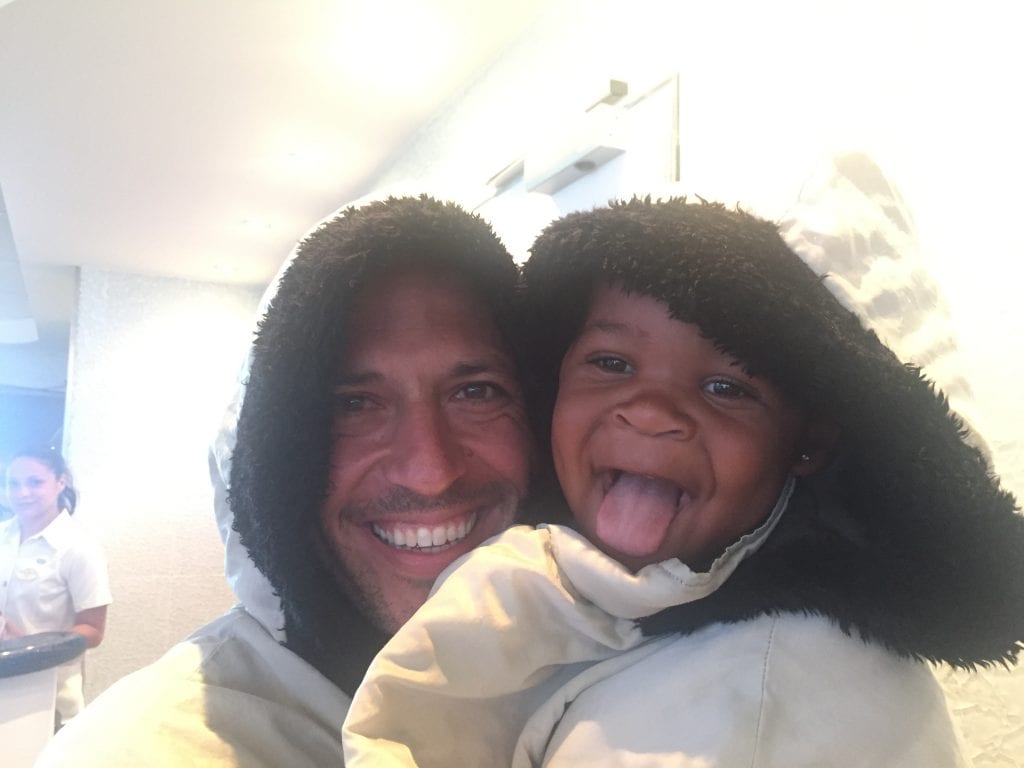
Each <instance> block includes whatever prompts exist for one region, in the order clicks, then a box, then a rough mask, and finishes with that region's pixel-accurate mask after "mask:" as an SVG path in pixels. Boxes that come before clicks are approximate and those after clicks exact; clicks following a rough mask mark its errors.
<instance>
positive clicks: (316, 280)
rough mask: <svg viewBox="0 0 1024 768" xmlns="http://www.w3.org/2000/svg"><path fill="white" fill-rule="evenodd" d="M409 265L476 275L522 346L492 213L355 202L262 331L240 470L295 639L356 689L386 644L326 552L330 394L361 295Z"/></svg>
mask: <svg viewBox="0 0 1024 768" xmlns="http://www.w3.org/2000/svg"><path fill="white" fill-rule="evenodd" d="M409 269H426V270H429V271H430V272H431V273H438V274H446V273H451V274H453V275H458V276H459V277H460V278H461V279H465V280H468V281H469V282H470V284H471V285H472V286H473V287H474V288H475V289H476V290H478V291H479V292H480V295H481V297H482V298H483V299H484V301H485V302H486V304H487V305H488V306H490V307H492V308H493V310H494V313H495V318H496V321H497V323H498V326H499V329H500V330H501V331H502V332H503V333H504V334H505V336H506V338H507V339H509V340H511V338H512V337H511V334H510V331H511V330H512V329H513V326H512V311H513V306H514V300H515V295H514V294H515V285H516V280H517V278H518V271H517V269H516V266H515V264H514V262H513V260H512V257H511V256H510V255H509V254H508V252H507V251H506V250H505V248H504V246H503V245H502V244H501V242H500V241H499V240H498V238H497V237H496V236H495V235H494V233H493V231H492V230H491V228H490V226H489V225H487V224H486V223H485V222H484V221H483V220H482V219H480V218H479V217H478V216H475V215H472V214H469V213H467V212H466V211H464V210H463V209H461V208H460V207H458V206H456V205H453V204H449V203H442V202H439V201H437V200H433V199H431V198H429V197H426V196H423V197H420V198H391V199H388V200H387V201H385V202H376V203H372V204H370V205H367V206H364V207H361V208H358V209H357V208H349V209H348V210H346V211H345V212H344V213H342V214H341V215H340V216H338V217H336V218H335V219H333V220H331V221H330V222H329V223H327V224H325V225H323V226H322V227H321V228H320V229H318V230H317V231H316V232H315V233H314V234H313V235H311V236H310V237H309V238H307V239H306V240H305V241H304V242H303V243H302V244H301V246H300V247H299V251H298V255H297V257H296V258H295V260H294V262H293V263H292V265H291V266H290V267H289V268H288V270H287V272H286V273H285V275H284V277H283V279H282V280H281V284H280V287H279V289H278V292H277V294H276V295H275V297H274V298H273V301H272V302H271V304H270V306H269V308H268V310H267V314H266V317H265V319H264V321H263V322H262V323H261V325H260V328H259V331H258V333H257V337H256V340H255V343H254V346H253V360H252V369H251V373H250V376H249V382H248V386H247V389H246V393H245V399H244V401H243V403H242V408H241V412H240V414H239V420H238V440H237V445H236V447H235V451H234V455H233V457H232V463H231V478H230V497H229V499H230V504H231V509H232V512H233V513H234V516H235V529H236V530H237V531H238V532H239V534H240V536H241V540H242V543H243V544H244V545H245V546H246V548H247V549H248V550H249V553H250V555H251V556H252V559H253V562H255V564H256V566H257V567H258V568H259V569H260V570H261V571H262V572H263V573H264V574H266V576H267V578H268V579H269V580H270V583H271V585H272V586H273V587H274V589H275V591H276V592H277V594H278V595H279V597H280V598H281V604H282V607H283V610H284V615H285V628H286V631H287V636H288V643H289V645H290V646H291V647H293V648H294V649H295V650H297V651H298V652H299V653H300V654H301V655H303V656H304V657H305V658H306V659H307V660H308V661H310V662H311V663H313V664H314V665H315V666H317V667H318V668H319V669H320V670H321V671H322V672H324V673H325V674H327V675H328V676H329V677H331V678H332V679H334V680H335V681H336V682H338V683H339V684H340V685H341V686H342V687H343V688H344V689H345V690H353V689H354V685H355V684H356V683H358V681H359V679H360V678H361V677H362V675H363V672H364V671H365V669H366V664H367V663H368V662H369V660H370V658H372V655H373V653H375V652H376V650H377V649H379V647H380V645H382V644H383V640H384V639H385V638H384V637H383V635H381V634H380V633H379V632H378V631H376V630H374V629H373V628H372V627H371V626H370V625H369V622H367V621H366V620H365V618H364V617H362V616H361V615H360V614H359V613H358V611H357V610H356V609H355V607H354V606H353V605H352V604H351V603H350V602H349V601H348V600H347V599H346V598H345V597H344V595H343V594H342V593H341V591H340V589H339V588H338V586H337V584H336V582H335V579H334V577H333V576H332V575H331V573H330V571H329V570H328V568H327V567H326V566H325V565H324V564H323V562H322V559H321V558H320V557H318V556H317V552H318V550H319V540H320V539H321V534H320V523H319V509H320V506H321V504H322V500H323V499H324V497H325V495H326V493H327V491H328V485H327V484H328V479H329V462H330V451H331V425H332V422H333V403H332V400H331V391H332V389H333V383H334V373H335V370H336V366H337V365H338V364H339V362H340V361H339V355H340V352H341V350H342V349H343V348H344V345H345V343H346V323H347V316H348V312H349V309H350V307H351V305H352V299H353V297H354V296H355V295H356V294H357V293H358V292H359V290H360V288H361V287H362V286H363V285H364V284H365V282H366V281H367V280H368V279H370V278H372V277H373V276H375V275H382V274H393V273H394V272H395V271H399V270H409ZM345 655H347V658H346V657H345Z"/></svg>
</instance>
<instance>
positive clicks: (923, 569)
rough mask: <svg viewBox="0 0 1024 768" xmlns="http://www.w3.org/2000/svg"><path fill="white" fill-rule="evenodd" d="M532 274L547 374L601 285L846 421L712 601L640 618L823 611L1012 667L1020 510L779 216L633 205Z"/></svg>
mask: <svg viewBox="0 0 1024 768" xmlns="http://www.w3.org/2000/svg"><path fill="white" fill-rule="evenodd" d="M531 254H532V255H531V258H530V260H529V262H528V263H527V265H526V267H525V283H526V288H525V290H526V306H527V317H528V318H529V321H530V324H531V333H530V338H531V339H532V345H533V348H534V351H535V355H534V358H533V361H534V366H535V368H534V369H535V370H538V371H541V372H551V375H550V376H549V377H548V385H549V386H548V390H547V392H548V397H547V403H548V404H549V406H550V403H552V402H553V398H554V394H555V390H556V388H557V382H556V381H555V378H556V375H557V374H556V373H555V372H557V370H558V361H560V359H561V357H562V355H563V353H564V351H565V349H566V348H567V347H568V344H569V343H570V341H571V340H572V339H573V338H574V336H575V334H576V333H577V331H578V329H579V328H580V326H581V323H582V321H583V318H584V314H585V312H586V309H587V306H588V304H589V297H590V294H591V291H592V287H593V285H594V284H595V282H597V281H608V282H613V283H618V284H620V285H621V286H623V288H624V289H625V290H626V291H627V292H636V293H639V294H643V295H648V296H652V297H654V298H656V299H658V300H659V301H662V302H664V303H665V304H667V306H668V307H669V311H670V314H671V315H672V316H673V317H675V318H676V319H678V320H680V321H682V322H688V323H694V324H696V325H697V326H699V327H700V329H701V331H702V332H703V334H704V335H705V336H706V337H708V338H709V339H711V340H712V341H713V342H715V343H716V345H718V346H719V348H721V349H723V350H724V351H726V352H728V353H729V354H731V355H733V356H735V357H736V358H737V359H738V360H740V361H741V362H742V363H743V364H744V365H745V366H746V367H747V368H748V369H749V370H750V371H751V372H752V373H754V374H756V375H759V376H764V377H765V378H767V379H768V380H770V381H772V382H773V383H774V384H775V385H776V386H778V387H779V388H780V389H781V390H782V391H783V392H784V393H786V394H787V395H789V396H790V397H791V398H793V399H794V400H795V401H796V402H799V403H802V404H803V405H804V406H805V407H806V408H807V409H808V410H809V412H811V413H816V414H825V415H827V416H830V417H831V418H832V419H834V420H835V421H836V422H837V423H838V426H839V431H840V437H839V442H838V445H837V449H836V455H835V457H834V459H833V461H832V463H831V465H830V466H829V468H828V469H827V470H825V471H823V472H820V473H818V474H817V475H815V476H812V478H811V479H808V480H803V481H800V482H799V483H798V487H797V490H796V492H795V493H794V497H793V500H792V501H791V504H790V508H789V510H787V512H786V514H785V515H784V516H783V519H782V520H781V522H780V523H779V527H778V528H777V529H776V531H775V532H774V533H773V535H772V536H771V537H769V539H768V540H767V541H766V543H765V545H764V546H763V547H762V548H761V549H760V550H759V551H758V552H757V553H756V554H754V555H752V556H751V557H750V558H749V559H748V560H747V561H745V562H744V563H743V564H742V565H741V566H740V567H739V568H737V570H736V572H735V573H734V574H733V576H732V577H731V578H730V579H729V580H728V581H727V582H726V583H725V584H724V585H723V586H722V587H721V589H719V590H718V591H717V592H715V593H714V594H713V595H711V596H709V597H708V598H706V599H703V600H699V601H696V602H694V603H689V604H686V605H682V606H677V607H675V608H672V609H668V610H666V611H664V612H661V613H659V614H656V615H655V616H652V617H649V618H647V619H644V620H643V621H642V622H641V624H642V627H643V629H644V631H645V632H647V633H652V634H653V633H659V632H665V631H683V632H689V631H693V630H695V629H697V628H699V627H701V626H704V625H706V624H708V623H712V622H716V621H739V620H743V619H747V618H751V617H753V616H757V615H760V614H764V613H776V612H783V611H786V612H798V613H799V612H803V613H817V614H822V615H825V616H829V617H831V618H833V619H835V620H836V621H837V622H838V623H839V624H840V625H841V626H842V627H843V628H844V629H845V630H847V631H850V632H856V633H859V634H860V635H861V636H862V637H864V638H867V639H871V640H873V641H875V642H879V643H881V644H883V645H885V646H887V647H889V648H891V649H893V650H895V651H896V652H897V653H900V654H904V655H910V656H915V657H919V658H924V659H930V660H934V661H946V662H948V663H950V664H953V665H956V666H967V667H969V666H973V665H976V664H987V663H992V662H1011V661H1014V660H1015V659H1016V657H1017V654H1018V651H1019V648H1020V643H1021V641H1024V558H1021V556H1020V553H1021V552H1022V551H1024V518H1022V517H1021V516H1020V515H1019V514H1017V513H1016V511H1015V509H1016V503H1015V500H1014V498H1013V496H1012V495H1011V494H1010V493H1008V492H1007V491H1005V490H1004V489H1002V488H1001V487H1000V484H999V482H998V480H997V479H996V478H994V477H993V476H992V474H991V471H990V467H989V465H988V463H987V460H986V458H985V456H984V455H983V453H982V452H981V451H979V450H978V448H977V447H975V446H974V445H972V444H970V443H969V442H968V441H967V440H965V439H964V435H965V429H964V425H963V422H962V421H961V419H960V418H959V416H958V415H957V414H956V413H954V412H953V411H952V410H951V409H950V407H949V404H948V401H947V399H946V397H945V396H944V395H943V394H941V393H940V392H939V391H937V389H936V388H935V387H934V385H933V384H932V382H931V381H930V380H928V379H927V378H926V377H925V376H924V375H923V374H922V373H921V371H920V369H919V368H917V367H914V366H912V365H905V364H904V363H903V362H901V361H900V360H899V359H898V358H897V356H896V355H895V354H894V353H893V352H892V351H891V350H890V349H889V348H887V347H886V346H885V345H884V344H883V343H882V342H881V341H880V340H879V339H878V337H877V336H876V334H875V333H874V332H873V331H871V330H868V329H867V328H865V327H864V325H863V324H862V323H861V321H860V319H859V318H858V317H857V315H856V314H854V313H853V312H851V311H850V309H849V308H848V307H847V306H844V304H843V303H842V302H840V301H839V300H838V299H837V298H836V296H835V295H834V294H833V293H832V292H831V291H830V290H829V288H828V287H826V282H827V278H823V277H821V276H819V275H818V274H816V273H815V271H814V270H813V269H811V267H809V266H808V264H807V263H805V262H804V261H803V260H802V259H801V258H800V257H799V256H798V255H797V254H796V253H795V252H794V251H793V250H792V249H791V247H790V246H789V245H787V243H786V242H785V241H784V240H783V238H782V237H781V236H780V234H779V230H778V227H777V225H776V224H774V223H772V222H768V221H765V220H763V219H760V218H757V217H755V216H752V215H749V214H747V213H745V212H743V211H741V210H738V209H737V210H731V209H727V208H725V207H724V206H721V205H718V204H714V203H704V202H703V201H701V202H689V201H687V200H686V199H685V198H675V199H670V200H663V201H656V202H652V201H651V200H650V199H639V198H634V199H633V200H630V201H626V202H614V203H612V204H611V205H610V206H609V207H606V208H601V209H597V210H594V211H589V212H581V213H575V214H570V215H568V216H566V217H564V218H563V219H561V220H559V221H557V222H555V223H554V224H552V225H551V226H549V227H548V228H547V229H546V230H545V231H544V232H543V233H542V234H541V236H540V237H539V238H538V240H537V241H536V243H535V244H534V247H533V249H532V252H531Z"/></svg>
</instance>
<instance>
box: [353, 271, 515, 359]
mask: <svg viewBox="0 0 1024 768" xmlns="http://www.w3.org/2000/svg"><path fill="white" fill-rule="evenodd" d="M348 326H349V327H348V330H347V333H346V334H345V335H346V337H347V343H346V345H345V348H344V349H343V350H340V353H341V356H340V357H341V359H340V360H339V364H340V366H341V370H342V374H343V376H345V377H363V376H367V375H371V374H372V373H373V372H374V371H375V370H377V369H378V368H380V367H392V366H395V365H401V364H403V363H407V364H408V365H410V366H412V365H418V366H420V367H427V368H430V369H431V370H433V371H435V372H438V373H440V372H446V373H448V374H451V375H471V374H472V373H475V372H485V371H489V370H495V371H499V372H500V371H503V370H505V369H508V368H511V367H513V365H512V360H511V355H510V354H509V352H508V350H507V348H506V346H505V343H504V340H503V338H502V336H501V333H500V332H499V330H498V326H497V323H496V321H495V317H494V312H493V311H492V309H491V307H490V306H488V304H487V302H486V301H485V299H484V298H483V297H482V296H481V295H480V292H479V291H477V290H474V287H473V286H472V285H471V283H470V281H468V280H466V279H464V278H461V277H459V276H458V275H454V274H445V273H442V274H436V275H435V274H427V273H425V272H422V271H416V272H407V273H402V274H398V275H394V276H381V277H379V278H377V279H375V280H373V281H371V282H370V283H368V284H367V285H366V287H365V288H364V289H363V290H362V291H360V292H359V295H358V296H357V297H356V300H355V302H354V305H353V310H352V313H351V315H350V316H349V318H348Z"/></svg>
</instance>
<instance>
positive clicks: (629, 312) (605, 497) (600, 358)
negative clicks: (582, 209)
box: [551, 286, 806, 571]
mask: <svg viewBox="0 0 1024 768" xmlns="http://www.w3.org/2000/svg"><path fill="white" fill-rule="evenodd" d="M805 428H806V419H805V417H804V414H803V413H802V411H801V409H799V408H798V407H796V406H795V405H793V404H791V403H790V402H788V401H787V400H786V399H785V398H784V397H783V396H782V394H781V393H780V392H779V391H778V390H777V389H776V388H775V387H774V386H773V385H772V384H770V383H768V382H767V381H765V380H764V379H761V378H752V377H750V376H748V375H747V374H745V373H744V372H743V369H742V368H741V367H740V365H739V364H738V363H737V361H736V360H735V359H733V358H731V357H729V356H728V355H726V354H724V353H722V352H720V351H718V350H717V349H715V346H714V344H712V343H711V342H710V341H708V340H707V339H705V338H703V337H702V336H701V335H700V331H699V329H698V328H697V326H696V325H693V324H690V323H682V322H679V321H678V320H673V319H672V318H670V317H669V314H668V308H667V307H666V306H665V304H663V303H661V302H659V301H657V300H656V299H652V298H650V297H648V296H640V295H637V294H633V295H626V294H625V293H623V292H622V291H621V290H620V289H618V288H617V287H614V286H603V287H600V288H598V290H597V291H596V292H595V294H594V299H593V302H592V304H591V307H590V313H589V314H588V316H587V320H586V321H585V323H584V326H583V330H582V332H581V334H580V336H579V338H578V339H577V340H576V341H575V342H574V343H573V345H572V346H571V347H570V348H569V351H568V352H567V353H566V355H565V358H564V360H563V361H562V368H561V378H560V384H559V392H558V401H557V403H556V404H555V412H554V421H553V424H552V433H551V441H552V448H553V451H554V460H555V468H556V469H557V471H558V478H559V481H560V482H561V485H562V489H563V491H564V492H565V497H566V500H567V501H568V503H569V506H570V508H571V509H572V512H573V515H574V516H575V518H576V521H577V523H578V525H579V527H580V529H581V532H582V533H584V534H585V535H586V536H587V537H589V538H590V539H591V540H592V541H594V543H595V544H597V545H598V546H599V547H600V548H601V549H602V550H604V551H605V552H607V553H608V554H609V555H611V556H612V557H614V558H616V559H617V560H619V561H620V562H622V563H623V564H624V565H626V566H627V567H629V568H631V569H632V570H634V571H635V570H639V569H640V568H642V567H643V566H645V565H648V564H650V563H656V562H661V561H662V560H667V559H669V558H673V557H678V558H679V559H681V560H682V561H683V562H685V563H686V564H688V565H690V566H691V567H694V568H706V567H707V565H708V564H709V563H710V562H711V561H712V560H713V559H714V558H715V557H716V556H717V555H719V554H720V553H721V552H722V551H723V550H724V549H725V548H726V547H727V546H728V545H729V544H731V543H732V542H734V541H736V540H737V539H738V538H739V537H740V536H742V535H743V534H744V533H746V532H748V531H750V530H751V529H753V528H755V527H757V525H758V524H759V523H761V522H762V521H763V520H764V518H765V517H766V516H767V514H768V513H769V512H770V511H771V509H772V507H773V506H774V504H775V501H776V500H777V498H778V496H779V493H780V492H781V490H782V485H783V483H784V482H785V479H786V477H787V476H788V475H789V474H791V473H796V474H800V473H802V472H803V471H804V470H803V467H802V465H801V462H800V461H799V458H798V457H799V454H800V451H801V444H802V441H803V438H804V430H805Z"/></svg>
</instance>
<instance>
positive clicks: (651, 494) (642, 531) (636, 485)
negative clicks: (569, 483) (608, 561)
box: [595, 473, 679, 557]
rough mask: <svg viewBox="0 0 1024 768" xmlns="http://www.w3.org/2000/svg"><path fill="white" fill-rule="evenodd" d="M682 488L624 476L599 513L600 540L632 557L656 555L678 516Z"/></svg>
mask: <svg viewBox="0 0 1024 768" xmlns="http://www.w3.org/2000/svg"><path fill="white" fill-rule="evenodd" d="M678 503H679V489H678V488H677V487H676V486H674V485H673V484H672V483H669V482H667V481H665V480H656V479H654V478H650V477H641V476H640V475H631V474H627V473H623V474H622V475H620V476H619V477H618V479H616V480H615V482H614V483H612V486H611V488H609V489H608V492H607V493H606V494H605V497H604V501H602V502H601V507H600V508H599V509H598V510H597V525H596V531H595V532H596V534H597V537H598V538H599V539H600V540H601V541H602V542H604V543H605V544H606V545H608V546H610V547H612V548H613V549H616V550H618V551H619V552H622V553H623V554H624V555H630V556H632V557H642V556H644V555H650V554H653V553H654V552H655V551H656V550H657V549H658V547H659V546H660V545H661V542H662V541H663V540H664V538H665V533H666V531H668V526H669V524H670V523H671V522H672V519H673V518H674V517H675V515H676V509H677V506H678Z"/></svg>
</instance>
